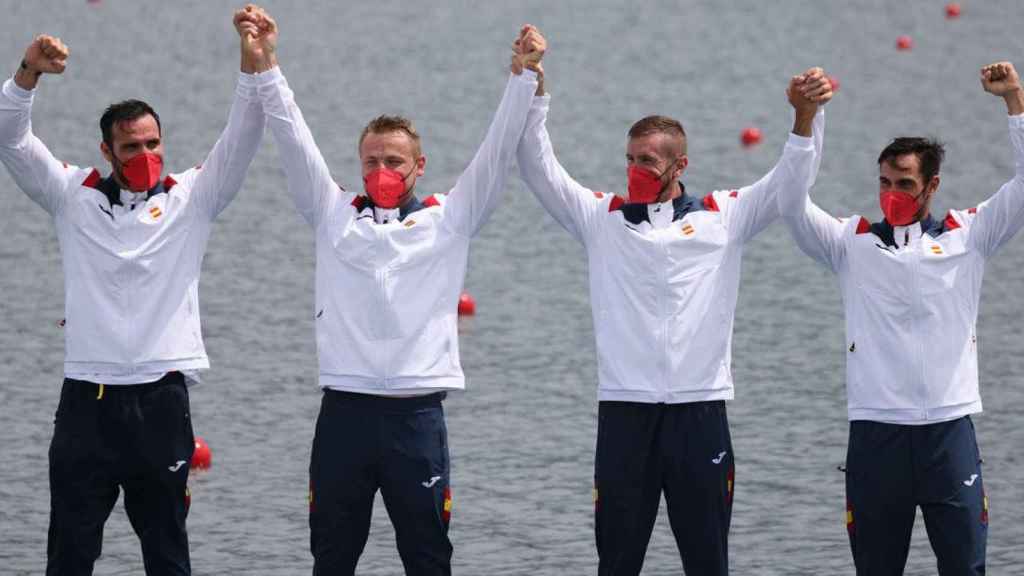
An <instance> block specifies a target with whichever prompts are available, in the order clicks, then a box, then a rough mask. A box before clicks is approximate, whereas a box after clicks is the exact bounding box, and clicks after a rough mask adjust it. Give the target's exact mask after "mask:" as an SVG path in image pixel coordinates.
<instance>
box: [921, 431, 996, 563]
mask: <svg viewBox="0 0 1024 576" xmlns="http://www.w3.org/2000/svg"><path fill="white" fill-rule="evenodd" d="M915 432H916V434H915V443H914V453H915V464H916V466H917V475H916V477H917V480H918V482H917V484H918V485H917V494H918V503H919V504H920V505H921V511H922V513H923V515H924V523H925V527H926V528H927V529H928V539H929V540H930V541H931V545H932V550H934V551H935V556H936V558H937V560H938V570H939V574H940V576H947V575H949V576H952V575H956V576H965V575H981V574H984V573H985V544H986V541H987V539H988V509H987V502H986V497H985V488H984V482H983V480H982V475H981V458H980V456H979V453H978V443H977V440H976V438H975V435H974V424H973V423H972V422H971V419H970V417H969V416H964V417H963V418H960V419H958V420H953V421H952V422H942V423H940V424H931V425H928V426H921V427H919V430H915Z"/></svg>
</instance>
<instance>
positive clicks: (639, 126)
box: [629, 116, 686, 154]
mask: <svg viewBox="0 0 1024 576" xmlns="http://www.w3.org/2000/svg"><path fill="white" fill-rule="evenodd" d="M657 133H661V134H667V135H668V136H671V137H674V138H676V139H678V140H679V142H680V147H681V148H680V151H681V152H682V153H683V154H686V130H683V125H682V124H681V123H680V122H679V121H678V120H676V119H675V118H669V117H668V116H647V117H646V118H641V119H640V120H637V121H636V123H635V124H633V126H632V127H631V128H630V129H629V137H630V138H631V139H632V138H639V137H641V136H647V135H648V134H657Z"/></svg>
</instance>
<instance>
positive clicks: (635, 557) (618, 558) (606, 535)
mask: <svg viewBox="0 0 1024 576" xmlns="http://www.w3.org/2000/svg"><path fill="white" fill-rule="evenodd" d="M734 473H735V467H734V460H733V453H732V440H731V437H730V435H729V423H728V420H727V418H726V413H725V402H724V401H713V402H693V403H686V404H645V403H639V402H600V403H599V406H598V423H597V459H596V463H595V470H594V513H595V530H596V536H597V554H598V557H599V567H598V573H599V574H600V575H601V576H612V575H614V576H625V575H630V576H632V575H636V574H639V573H640V569H641V567H643V563H644V556H645V555H646V553H647V543H648V542H649V541H650V539H651V531H652V530H653V528H654V522H655V519H656V518H657V515H658V505H659V504H660V502H661V493H662V491H663V490H664V492H665V502H666V504H667V505H668V517H669V522H670V523H671V525H672V533H673V534H674V535H675V538H676V545H677V546H678V548H679V555H680V557H681V558H682V562H683V569H684V570H685V571H686V573H687V574H691V575H694V576H715V575H725V574H728V572H729V559H728V537H729V522H730V519H731V517H732V497H733V488H734V486H733V482H734Z"/></svg>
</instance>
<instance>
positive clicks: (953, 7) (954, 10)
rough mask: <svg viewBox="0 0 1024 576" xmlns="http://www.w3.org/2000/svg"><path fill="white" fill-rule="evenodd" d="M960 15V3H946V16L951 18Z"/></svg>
mask: <svg viewBox="0 0 1024 576" xmlns="http://www.w3.org/2000/svg"><path fill="white" fill-rule="evenodd" d="M959 17H960V5H959V4H957V3H956V2H950V3H949V4H946V18H948V19H950V20H952V19H954V18H959Z"/></svg>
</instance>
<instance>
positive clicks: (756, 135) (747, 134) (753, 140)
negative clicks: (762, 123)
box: [740, 126, 762, 148]
mask: <svg viewBox="0 0 1024 576" xmlns="http://www.w3.org/2000/svg"><path fill="white" fill-rule="evenodd" d="M761 138H762V136H761V131H760V130H759V129H757V128H754V127H752V126H751V127H748V128H744V129H743V132H741V133H740V142H742V143H743V145H744V146H746V147H748V148H749V147H750V146H753V145H755V144H760V143H761Z"/></svg>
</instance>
